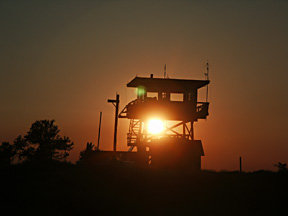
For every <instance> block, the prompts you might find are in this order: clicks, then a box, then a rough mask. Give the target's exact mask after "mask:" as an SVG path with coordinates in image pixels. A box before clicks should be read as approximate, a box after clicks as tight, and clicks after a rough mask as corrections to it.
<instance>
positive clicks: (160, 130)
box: [119, 74, 210, 170]
mask: <svg viewBox="0 0 288 216" xmlns="http://www.w3.org/2000/svg"><path fill="white" fill-rule="evenodd" d="M209 82H210V81H209V80H208V79H207V80H186V79H167V78H164V79H163V78H154V77H153V74H151V76H150V78H144V77H135V78H134V79H133V80H131V81H130V82H129V83H128V84H127V87H131V88H137V99H135V100H133V101H131V102H130V103H128V104H127V105H126V106H125V108H124V109H123V110H122V112H121V113H120V114H119V118H128V119H130V125H129V132H128V134H127V145H128V146H130V151H131V150H132V149H133V148H134V147H136V148H137V154H138V157H137V158H138V162H139V163H141V164H147V165H148V164H150V165H151V166H152V167H160V168H162V167H164V168H177V169H189V170H200V169H201V156H204V151H203V147H202V142H201V140H195V139H194V131H193V124H194V122H196V121H198V119H206V117H207V116H208V107H209V103H208V102H207V101H206V102H198V101H197V95H198V89H199V88H202V87H204V86H207V85H208V84H209ZM155 127H156V130H153V128H154V129H155ZM151 128H152V129H151Z"/></svg>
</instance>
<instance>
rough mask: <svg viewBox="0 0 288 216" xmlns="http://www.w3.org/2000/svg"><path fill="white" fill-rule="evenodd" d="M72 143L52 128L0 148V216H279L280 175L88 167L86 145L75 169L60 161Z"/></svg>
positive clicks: (283, 183)
mask: <svg viewBox="0 0 288 216" xmlns="http://www.w3.org/2000/svg"><path fill="white" fill-rule="evenodd" d="M72 148H73V142H71V140H70V139H69V138H68V137H61V136H60V135H59V129H58V127H57V126H56V125H55V121H53V120H52V121H49V120H41V121H36V122H35V123H33V124H32V126H31V128H30V130H29V131H28V133H27V134H26V135H25V136H23V137H22V136H19V137H17V138H16V139H15V141H14V142H13V143H8V142H3V143H2V144H1V146H0V156H1V157H0V158H1V167H0V176H1V177H0V184H1V193H0V205H1V206H0V214H1V215H10V214H12V215H17V214H19V215H20V214H21V215H287V213H288V206H287V194H288V185H287V183H288V172H287V166H286V164H284V163H280V162H279V163H277V164H275V166H276V167H278V170H279V171H278V172H271V171H264V170H261V171H257V172H251V173H239V172H225V171H224V172H214V171H207V170H206V171H205V170H204V171H202V172H201V173H200V174H199V173H198V174H194V173H187V172H185V173H181V172H179V171H177V170H164V169H157V170H156V169H151V168H143V167H142V168H140V167H137V166H131V164H127V163H123V162H121V161H117V160H111V161H110V162H109V163H101V164H98V165H97V164H96V165H92V164H89V163H86V162H83V161H90V160H89V157H92V156H93V151H97V149H95V147H94V145H93V144H92V143H87V146H86V148H85V149H84V150H83V151H82V152H81V153H80V157H79V162H78V163H77V164H72V163H70V162H67V161H66V158H67V156H68V155H69V151H70V150H71V149H72Z"/></svg>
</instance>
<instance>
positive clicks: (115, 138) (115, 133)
mask: <svg viewBox="0 0 288 216" xmlns="http://www.w3.org/2000/svg"><path fill="white" fill-rule="evenodd" d="M119 102H120V100H119V95H118V94H116V100H113V99H108V103H112V104H113V105H114V106H115V125H114V142H113V152H116V145H117V126H118V112H119V111H118V110H119Z"/></svg>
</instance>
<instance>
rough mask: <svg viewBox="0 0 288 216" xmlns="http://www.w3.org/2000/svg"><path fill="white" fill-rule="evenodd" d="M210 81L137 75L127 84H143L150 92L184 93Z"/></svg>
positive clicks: (131, 85)
mask: <svg viewBox="0 0 288 216" xmlns="http://www.w3.org/2000/svg"><path fill="white" fill-rule="evenodd" d="M209 82H210V81H209V80H188V79H163V78H153V77H151V78H147V77H135V78H134V79H133V80H131V81H130V82H129V83H128V84H127V87H134V88H137V87H140V86H142V87H144V88H145V89H146V91H148V92H172V93H184V92H191V91H195V90H197V89H198V88H201V87H203V86H205V85H208V84H209Z"/></svg>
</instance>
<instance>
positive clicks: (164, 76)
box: [164, 64, 166, 79]
mask: <svg viewBox="0 0 288 216" xmlns="http://www.w3.org/2000/svg"><path fill="white" fill-rule="evenodd" d="M165 78H166V64H165V65H164V79H165Z"/></svg>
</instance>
